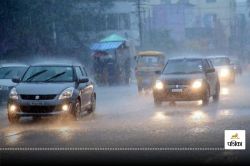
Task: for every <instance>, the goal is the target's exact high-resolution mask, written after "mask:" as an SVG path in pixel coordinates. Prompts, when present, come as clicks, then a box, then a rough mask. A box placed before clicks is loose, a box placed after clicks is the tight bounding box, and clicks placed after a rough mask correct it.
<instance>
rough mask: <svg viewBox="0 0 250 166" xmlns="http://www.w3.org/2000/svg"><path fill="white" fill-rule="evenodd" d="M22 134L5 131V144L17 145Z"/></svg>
mask: <svg viewBox="0 0 250 166" xmlns="http://www.w3.org/2000/svg"><path fill="white" fill-rule="evenodd" d="M21 136H22V133H20V132H19V131H16V130H11V131H7V133H6V135H5V142H6V144H7V145H15V144H18V143H19V142H20V140H21Z"/></svg>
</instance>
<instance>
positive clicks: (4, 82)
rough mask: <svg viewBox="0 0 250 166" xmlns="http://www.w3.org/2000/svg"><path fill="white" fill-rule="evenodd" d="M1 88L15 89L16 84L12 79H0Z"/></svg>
mask: <svg viewBox="0 0 250 166" xmlns="http://www.w3.org/2000/svg"><path fill="white" fill-rule="evenodd" d="M0 86H8V87H14V86H16V83H14V82H12V80H11V79H0Z"/></svg>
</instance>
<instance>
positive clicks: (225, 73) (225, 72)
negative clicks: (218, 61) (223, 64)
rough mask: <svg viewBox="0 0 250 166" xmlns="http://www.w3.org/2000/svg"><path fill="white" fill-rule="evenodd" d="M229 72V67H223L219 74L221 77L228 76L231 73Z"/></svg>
mask: <svg viewBox="0 0 250 166" xmlns="http://www.w3.org/2000/svg"><path fill="white" fill-rule="evenodd" d="M229 73H230V71H229V69H228V68H223V69H221V70H220V73H219V75H220V76H221V77H227V76H228V75H229Z"/></svg>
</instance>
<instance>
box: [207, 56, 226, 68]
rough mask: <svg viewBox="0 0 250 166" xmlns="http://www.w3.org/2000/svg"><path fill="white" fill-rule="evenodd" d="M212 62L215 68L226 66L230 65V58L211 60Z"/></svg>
mask: <svg viewBox="0 0 250 166" xmlns="http://www.w3.org/2000/svg"><path fill="white" fill-rule="evenodd" d="M211 61H212V62H213V65H214V66H224V65H229V64H230V60H229V58H224V57H222V58H211Z"/></svg>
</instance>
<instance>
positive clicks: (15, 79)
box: [12, 77, 21, 84]
mask: <svg viewBox="0 0 250 166" xmlns="http://www.w3.org/2000/svg"><path fill="white" fill-rule="evenodd" d="M12 82H14V83H17V84H18V83H20V82H21V79H20V78H18V77H15V78H12Z"/></svg>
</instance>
